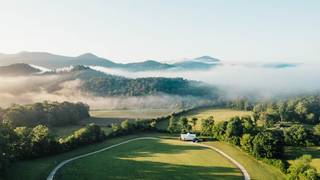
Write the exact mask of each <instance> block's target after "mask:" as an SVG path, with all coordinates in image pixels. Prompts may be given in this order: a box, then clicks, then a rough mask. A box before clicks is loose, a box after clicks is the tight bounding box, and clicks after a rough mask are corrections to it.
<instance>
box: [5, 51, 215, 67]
mask: <svg viewBox="0 0 320 180" xmlns="http://www.w3.org/2000/svg"><path fill="white" fill-rule="evenodd" d="M15 63H25V64H32V65H37V66H42V67H45V68H49V69H58V68H64V67H68V66H77V65H85V66H102V67H108V68H117V69H124V70H127V71H159V70H197V69H208V68H210V67H212V66H215V65H218V64H220V60H218V59H215V58H212V57H210V56H202V57H198V58H194V59H188V60H185V61H181V62H178V63H174V64H169V63H162V62H158V61H156V60H147V61H142V62H136V63H128V64H121V63H115V62H113V61H111V60H108V59H105V58H101V57H98V56H96V55H94V54H92V53H86V54H82V55H80V56H76V57H70V56H61V55H55V54H50V53H47V52H20V53H17V54H0V65H2V66H5V65H10V64H15Z"/></svg>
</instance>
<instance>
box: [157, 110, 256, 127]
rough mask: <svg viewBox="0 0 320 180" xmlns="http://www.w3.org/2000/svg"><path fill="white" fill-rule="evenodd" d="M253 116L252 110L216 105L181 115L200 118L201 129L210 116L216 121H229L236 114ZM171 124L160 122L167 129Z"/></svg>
mask: <svg viewBox="0 0 320 180" xmlns="http://www.w3.org/2000/svg"><path fill="white" fill-rule="evenodd" d="M247 115H249V116H251V115H252V112H251V111H239V110H234V109H220V108H215V107H210V108H201V109H196V110H193V111H190V112H188V113H185V114H183V115H181V116H184V117H187V118H188V119H191V118H193V117H196V118H198V121H197V124H196V127H195V128H196V130H200V127H201V120H202V119H206V118H208V117H210V116H213V118H214V120H215V122H219V121H228V120H229V119H230V118H232V117H234V116H240V117H241V116H247ZM168 125H169V122H168V121H162V122H160V123H159V124H158V128H159V129H167V127H168Z"/></svg>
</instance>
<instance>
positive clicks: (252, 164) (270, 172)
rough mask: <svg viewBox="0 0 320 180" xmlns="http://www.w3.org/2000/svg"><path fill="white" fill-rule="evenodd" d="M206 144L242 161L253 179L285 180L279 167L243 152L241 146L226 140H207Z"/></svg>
mask: <svg viewBox="0 0 320 180" xmlns="http://www.w3.org/2000/svg"><path fill="white" fill-rule="evenodd" d="M205 144H207V145H210V146H213V147H216V148H218V149H220V150H222V151H223V152H225V153H226V154H228V155H229V156H231V157H233V158H234V159H235V160H236V161H238V162H239V163H241V164H242V165H243V166H244V167H245V168H246V170H247V171H248V172H249V174H250V177H251V179H259V180H284V179H286V177H285V175H284V174H282V173H281V172H280V171H279V170H278V169H276V168H274V167H272V166H269V165H267V164H264V163H262V162H259V161H257V160H256V159H254V158H253V157H252V156H250V155H248V154H246V153H245V152H242V151H241V150H240V149H239V148H237V147H235V146H232V145H230V144H228V143H225V142H219V141H214V142H206V143H205Z"/></svg>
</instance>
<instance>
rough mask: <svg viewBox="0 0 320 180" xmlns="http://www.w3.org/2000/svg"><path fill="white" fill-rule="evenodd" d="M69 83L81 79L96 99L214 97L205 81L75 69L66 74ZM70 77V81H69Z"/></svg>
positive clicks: (212, 89) (83, 68)
mask: <svg viewBox="0 0 320 180" xmlns="http://www.w3.org/2000/svg"><path fill="white" fill-rule="evenodd" d="M64 76H65V77H64V78H65V79H69V80H74V79H81V80H82V86H81V89H82V90H83V91H86V92H91V93H93V94H94V95H96V96H144V95H157V94H170V95H180V96H198V97H205V96H207V97H208V96H210V97H212V96H213V95H214V93H213V92H214V88H213V87H211V86H209V85H206V84H204V83H202V82H197V81H189V80H186V79H183V78H161V77H149V78H136V79H130V78H125V77H122V76H114V75H109V74H105V73H102V72H99V71H95V70H93V69H91V68H88V67H83V66H76V67H75V68H73V69H72V70H71V71H70V72H67V73H64ZM66 77H68V78H66Z"/></svg>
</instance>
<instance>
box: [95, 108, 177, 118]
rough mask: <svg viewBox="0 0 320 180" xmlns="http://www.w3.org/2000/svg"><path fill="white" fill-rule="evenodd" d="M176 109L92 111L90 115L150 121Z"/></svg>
mask: <svg viewBox="0 0 320 180" xmlns="http://www.w3.org/2000/svg"><path fill="white" fill-rule="evenodd" d="M176 111H177V109H120V110H117V109H115V110H92V111H90V115H91V116H93V117H100V118H120V119H151V118H157V117H161V116H166V115H169V114H171V113H173V112H176Z"/></svg>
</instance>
